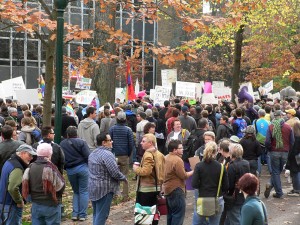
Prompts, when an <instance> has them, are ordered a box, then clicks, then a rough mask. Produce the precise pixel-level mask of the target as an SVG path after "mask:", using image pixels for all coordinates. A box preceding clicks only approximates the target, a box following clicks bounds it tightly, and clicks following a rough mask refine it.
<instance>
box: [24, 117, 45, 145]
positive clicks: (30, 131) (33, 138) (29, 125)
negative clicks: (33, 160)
mask: <svg viewBox="0 0 300 225" xmlns="http://www.w3.org/2000/svg"><path fill="white" fill-rule="evenodd" d="M21 126H22V128H21V132H20V134H19V136H18V139H19V141H22V142H24V143H26V144H28V145H33V144H35V143H36V142H39V141H40V140H41V138H42V135H41V131H40V129H38V128H37V127H36V126H35V125H34V124H33V122H32V120H31V119H30V118H28V117H24V118H23V119H22V120H21Z"/></svg>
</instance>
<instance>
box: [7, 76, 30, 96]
mask: <svg viewBox="0 0 300 225" xmlns="http://www.w3.org/2000/svg"><path fill="white" fill-rule="evenodd" d="M2 87H3V91H4V93H5V97H9V96H13V98H16V92H15V91H16V90H24V89H26V87H25V84H24V81H23V77H21V76H20V77H16V78H12V79H9V80H4V81H2Z"/></svg>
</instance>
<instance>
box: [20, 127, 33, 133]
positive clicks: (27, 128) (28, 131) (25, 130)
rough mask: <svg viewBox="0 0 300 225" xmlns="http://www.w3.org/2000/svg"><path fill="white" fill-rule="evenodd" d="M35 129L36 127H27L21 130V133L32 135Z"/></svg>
mask: <svg viewBox="0 0 300 225" xmlns="http://www.w3.org/2000/svg"><path fill="white" fill-rule="evenodd" d="M34 129H35V127H30V126H28V125H25V126H24V127H22V128H21V131H23V132H27V133H31V132H32V131H33V130H34Z"/></svg>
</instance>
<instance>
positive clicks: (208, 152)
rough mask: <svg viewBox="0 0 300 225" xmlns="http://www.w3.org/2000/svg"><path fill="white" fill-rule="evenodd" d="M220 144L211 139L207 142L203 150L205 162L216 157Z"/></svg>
mask: <svg viewBox="0 0 300 225" xmlns="http://www.w3.org/2000/svg"><path fill="white" fill-rule="evenodd" d="M217 150H218V146H217V144H216V143H215V142H214V141H209V142H207V143H206V144H205V149H204V151H203V160H204V161H205V162H210V161H212V160H213V159H214V158H215V155H216V154H217Z"/></svg>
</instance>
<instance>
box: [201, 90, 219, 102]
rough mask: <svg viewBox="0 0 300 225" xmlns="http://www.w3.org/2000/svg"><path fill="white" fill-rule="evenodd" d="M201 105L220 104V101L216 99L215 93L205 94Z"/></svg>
mask: <svg viewBox="0 0 300 225" xmlns="http://www.w3.org/2000/svg"><path fill="white" fill-rule="evenodd" d="M201 103H202V104H218V99H216V98H215V94H214V93H203V94H202V101H201Z"/></svg>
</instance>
